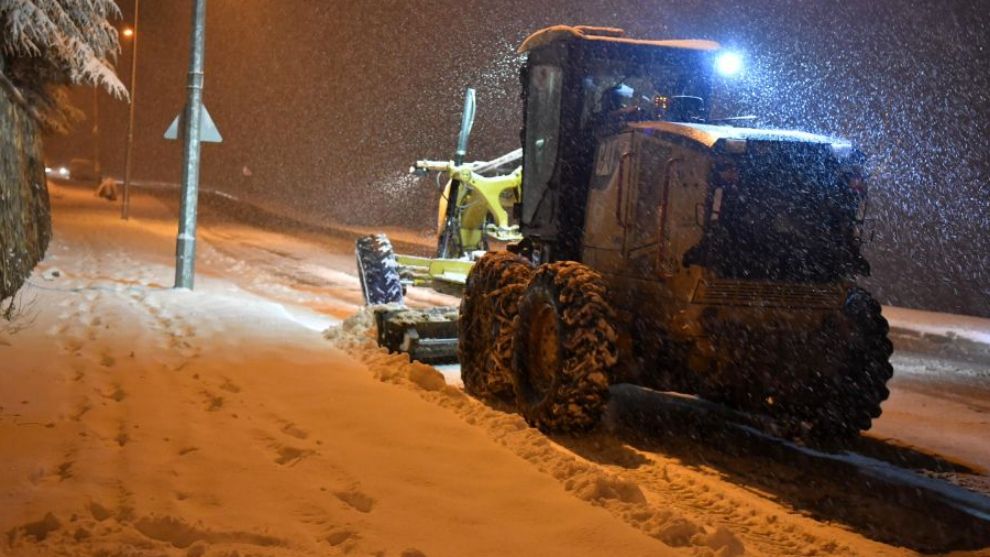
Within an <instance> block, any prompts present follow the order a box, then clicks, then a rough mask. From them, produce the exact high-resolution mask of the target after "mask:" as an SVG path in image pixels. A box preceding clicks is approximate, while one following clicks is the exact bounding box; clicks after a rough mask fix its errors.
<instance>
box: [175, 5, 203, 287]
mask: <svg viewBox="0 0 990 557" xmlns="http://www.w3.org/2000/svg"><path fill="white" fill-rule="evenodd" d="M205 42H206V0H193V26H192V45H191V47H190V54H189V77H188V81H187V84H186V89H187V91H188V97H187V99H186V107H185V116H184V117H183V122H182V124H183V140H184V141H183V153H182V160H183V166H182V199H181V201H180V204H179V234H178V236H177V237H176V243H175V287H176V288H189V289H192V287H193V277H194V275H195V264H196V204H197V201H198V194H199V191H198V190H199V155H200V137H199V134H200V115H201V113H202V109H201V107H202V105H203V59H204V55H205V53H204V50H205V48H204V47H205Z"/></svg>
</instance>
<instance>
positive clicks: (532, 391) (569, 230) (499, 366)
mask: <svg viewBox="0 0 990 557" xmlns="http://www.w3.org/2000/svg"><path fill="white" fill-rule="evenodd" d="M519 52H521V53H524V54H525V55H526V61H525V63H524V65H523V68H522V70H521V85H522V95H521V98H522V102H523V118H524V126H523V130H522V133H521V140H522V153H521V154H522V171H521V186H519V187H517V189H515V190H513V192H514V195H515V196H516V199H514V201H515V202H514V203H513V206H512V216H513V220H514V221H515V223H516V225H514V226H518V235H519V239H518V240H517V241H512V242H510V243H509V244H508V245H507V247H506V249H503V250H497V251H488V252H487V253H484V254H483V255H482V256H480V257H476V258H473V260H472V257H471V256H470V254H464V253H461V254H460V255H462V256H463V257H462V259H461V260H460V261H461V263H463V264H464V265H465V267H464V269H465V270H468V272H467V273H463V274H466V284H464V288H463V295H462V301H461V304H460V309H459V320H458V321H457V325H456V331H454V329H453V326H452V325H451V324H450V321H449V317H450V314H451V313H452V312H451V311H447V312H446V314H443V315H439V316H438V315H437V314H436V313H441V314H442V313H443V312H442V311H440V310H437V312H435V313H434V314H429V312H427V313H426V314H422V315H418V316H417V315H416V312H412V313H408V312H403V311H398V312H396V311H383V312H380V313H379V314H378V317H379V337H380V341H381V342H382V343H383V344H385V345H388V346H390V347H392V348H394V349H405V350H407V351H411V352H413V355H414V356H415V352H416V348H417V346H419V347H420V348H422V347H424V346H425V347H426V348H427V349H426V350H425V351H424V352H425V353H426V354H427V355H428V356H435V355H437V354H439V353H440V352H443V350H450V349H452V348H453V346H454V342H455V341H454V340H453V339H452V338H450V337H452V336H453V335H454V333H455V332H456V346H457V354H458V356H459V360H460V364H461V376H462V379H463V381H464V386H465V390H466V391H467V392H468V393H470V394H472V395H474V396H476V397H479V398H482V399H490V400H502V401H507V402H509V403H511V404H514V405H515V406H516V407H517V408H518V409H519V411H520V412H521V413H522V414H523V415H524V416H525V418H526V420H527V421H528V422H529V423H530V424H531V425H533V426H536V427H538V428H540V429H541V430H544V431H552V432H575V431H582V430H587V429H589V428H592V427H594V426H595V425H596V424H597V423H598V422H599V420H600V418H601V415H602V412H603V410H604V408H605V405H606V401H607V397H608V388H609V385H610V384H615V383H621V382H629V383H634V384H638V385H642V386H646V387H650V388H653V389H659V390H664V391H677V392H682V393H689V394H695V395H698V396H700V397H703V398H705V399H708V400H712V401H717V402H719V403H722V404H725V405H727V406H729V407H731V408H733V409H736V410H739V411H743V412H748V413H755V414H759V415H762V416H768V417H770V418H771V419H772V421H773V423H774V424H775V428H776V430H777V431H778V432H783V433H784V434H786V435H789V436H798V437H802V438H806V437H807V438H810V437H822V438H836V437H843V436H848V435H854V434H856V433H858V432H859V431H861V430H865V429H868V428H869V427H870V424H871V420H872V419H873V418H876V417H877V416H879V415H880V404H881V402H882V401H883V400H884V399H886V397H887V395H888V391H887V388H886V386H885V385H886V382H887V380H888V379H889V378H890V377H891V374H892V368H891V366H890V363H889V357H890V354H891V351H892V346H891V343H890V341H889V340H888V338H887V332H888V326H887V322H886V320H885V319H884V318H883V317H882V316H881V313H880V306H879V304H878V303H877V302H876V301H875V300H874V299H873V298H872V297H871V296H870V295H869V294H868V293H867V292H866V291H864V290H863V289H861V288H859V287H858V286H856V284H855V282H854V279H855V277H856V276H865V275H867V274H868V273H869V265H868V264H867V262H866V261H865V260H864V258H863V256H862V254H861V244H862V240H861V239H862V227H863V223H864V217H865V209H866V201H867V189H866V182H865V178H866V177H865V175H864V170H863V157H862V155H861V154H860V153H859V152H858V151H857V150H855V149H854V148H853V147H852V146H851V145H850V144H849V143H848V142H846V141H843V140H838V139H833V138H829V137H825V136H820V135H814V134H809V133H804V132H798V131H788V130H771V129H752V128H743V127H736V126H730V125H725V122H724V121H721V120H713V119H712V116H711V105H712V101H713V88H714V80H715V72H714V67H715V63H716V59H717V56H718V55H719V53H720V47H719V45H718V44H717V43H713V42H709V41H651V40H637V39H630V38H627V37H626V36H625V35H624V34H623V32H622V31H621V30H617V29H606V28H592V27H567V26H556V27H551V28H547V29H544V30H542V31H539V32H537V33H535V34H533V35H531V36H530V37H529V38H527V39H526V41H525V42H524V43H523V44H522V46H521V47H520V49H519ZM468 112H469V111H468V110H465V114H467V113H468ZM470 112H472V113H473V108H472V109H471V111H470ZM466 128H467V129H468V130H469V128H470V126H469V125H468V126H467V127H466ZM466 128H465V126H463V125H462V134H461V137H462V138H463V141H459V148H458V152H459V156H460V158H459V159H458V160H455V161H451V162H450V164H449V165H448V166H447V167H446V168H445V169H444V170H447V171H448V172H451V176H453V177H454V183H453V190H455V196H454V197H450V199H452V200H455V201H456V200H457V199H461V198H460V197H458V196H459V195H466V194H465V193H464V191H468V192H470V191H471V183H470V182H471V176H470V174H469V173H468V174H465V173H464V172H460V171H459V170H458V168H459V167H460V168H461V170H463V166H464V165H465V164H469V165H470V164H471V163H464V162H463V152H462V151H463V149H461V147H466V132H465V129H466ZM420 166H428V165H420ZM474 167H480V165H477V164H476V165H475V166H474ZM474 167H469V168H468V170H470V169H471V168H474ZM504 176H508V175H503V177H504ZM458 177H459V178H462V179H463V180H461V181H460V182H461V183H458V180H457V178H458ZM503 185H504V184H503ZM459 186H463V188H461V192H460V193H457V191H456V190H457V189H458V187H459ZM447 192H448V195H450V192H451V188H450V187H449V186H448V188H447ZM459 207H463V205H462V204H460V203H454V204H453V206H452V207H451V206H450V205H448V210H446V211H445V214H446V215H447V216H448V217H450V216H453V217H455V218H453V219H443V218H442V219H441V225H442V226H441V230H440V234H439V238H440V245H439V250H443V244H442V242H443V241H446V240H443V228H444V226H443V225H447V226H456V225H457V220H456V216H457V214H458V211H459V210H460V209H459ZM475 220H477V219H475ZM503 228H504V226H503ZM513 230H516V229H513ZM482 232H484V230H483V229H482ZM464 238H467V236H464ZM470 238H474V239H477V238H478V236H477V235H471V236H470ZM476 244H477V243H476ZM472 247H477V245H475V246H472ZM357 251H358V261H359V269H360V270H361V275H362V281H363V284H365V285H366V287H365V292H366V293H367V292H368V291H369V287H368V286H367V285H371V286H372V288H371V289H372V290H374V285H376V284H381V283H382V282H383V281H382V280H381V278H380V277H383V276H388V277H390V278H389V279H388V280H390V281H391V283H392V285H393V286H392V291H393V292H396V293H397V294H398V295H397V296H393V297H392V299H388V300H384V301H391V302H394V301H401V286H400V283H401V281H402V275H401V274H400V270H401V265H398V264H397V262H396V259H395V258H394V256H393V255H392V254H391V252H390V248H389V247H388V246H387V239H385V238H384V237H382V236H377V237H370V238H365V239H362V240H360V241H359V243H358V250H357ZM462 251H463V250H462ZM473 253H475V254H476V253H477V252H473ZM443 254H444V253H443V252H441V253H440V255H443ZM400 259H401V258H400ZM435 261H440V264H439V267H440V270H439V271H438V272H435V273H432V274H433V275H434V276H440V275H442V274H443V271H442V268H443V266H444V263H443V261H444V260H443V259H442V258H441V259H438V260H435ZM448 261H454V260H453V259H450V260H448ZM420 263H422V262H420ZM455 274H457V273H455ZM463 274H462V276H463ZM427 275H430V273H427ZM406 282H409V281H408V280H407V281H406ZM369 300H370V298H369ZM377 301H382V300H381V299H380V298H379V299H378V300H377ZM410 331H411V336H410ZM437 337H441V338H437ZM443 337H447V338H446V339H445V338H443ZM424 343H425V344H424ZM430 343H433V344H430ZM421 351H422V350H421Z"/></svg>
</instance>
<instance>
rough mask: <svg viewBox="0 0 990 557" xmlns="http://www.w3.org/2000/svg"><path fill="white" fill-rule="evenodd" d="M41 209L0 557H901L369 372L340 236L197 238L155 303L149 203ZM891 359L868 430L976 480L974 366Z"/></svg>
mask: <svg viewBox="0 0 990 557" xmlns="http://www.w3.org/2000/svg"><path fill="white" fill-rule="evenodd" d="M52 198H53V215H54V219H55V239H54V241H53V243H52V246H51V248H50V251H49V255H48V257H47V258H46V259H45V260H44V262H43V263H42V265H41V266H39V268H38V269H37V270H36V271H35V273H34V274H33V276H32V277H31V279H30V283H29V284H28V285H27V286H26V287H25V288H24V290H23V293H22V295H21V296H20V298H19V300H18V303H19V307H20V316H19V318H18V319H17V320H15V321H14V322H12V323H11V324H6V325H2V326H0V459H2V467H3V468H2V469H3V473H2V474H0V532H2V533H4V534H5V535H4V536H2V537H0V554H10V555H162V554H166V555H189V556H196V555H210V556H212V555H216V556H221V555H227V556H233V555H235V554H236V555H335V554H351V555H387V556H402V557H414V556H422V555H428V556H431V557H434V556H442V555H451V556H461V555H622V556H626V555H695V556H716V555H718V556H722V557H725V556H735V555H743V554H746V555H781V554H790V555H815V554H817V555H910V554H912V552H911V551H908V550H906V549H903V548H899V547H895V546H891V545H886V544H884V543H880V542H878V541H874V539H877V538H883V537H884V536H883V535H877V534H876V531H877V530H878V528H879V527H878V526H876V525H875V524H864V523H862V522H861V521H859V522H857V521H855V520H847V521H843V519H842V517H841V516H840V514H841V513H840V514H834V515H829V514H827V513H826V515H825V516H824V519H823V517H822V516H821V515H820V512H823V511H819V510H817V509H818V507H807V506H805V503H803V502H801V501H797V500H795V499H794V498H791V497H788V496H786V495H784V490H783V489H781V490H779V491H776V492H775V490H774V488H773V485H774V484H773V483H770V484H766V483H763V484H758V485H757V484H752V483H746V482H741V481H738V477H739V476H738V475H734V474H733V473H729V472H726V469H725V468H720V467H719V466H718V465H716V464H714V463H712V462H710V461H706V460H705V459H703V458H694V459H692V458H686V457H684V456H683V455H681V454H678V453H669V454H668V453H665V452H664V451H659V450H653V449H651V448H649V447H647V446H645V445H638V444H628V443H626V442H624V441H622V440H620V439H619V438H618V437H617V436H615V435H612V434H610V433H609V432H607V431H602V432H598V433H594V434H592V435H590V436H588V437H586V438H581V439H561V438H549V437H546V436H544V435H542V434H540V433H538V432H536V431H535V430H532V429H530V428H528V427H526V425H525V423H524V422H523V420H522V419H521V418H520V417H519V416H518V415H516V414H514V413H511V412H506V411H501V410H499V409H494V408H491V407H489V406H485V405H483V404H481V403H479V402H477V401H475V400H473V399H471V398H470V397H467V396H465V395H464V394H463V393H462V392H461V391H460V389H458V388H457V387H456V385H451V384H449V383H455V384H456V369H452V370H451V369H448V370H447V371H448V373H449V374H450V376H449V380H448V381H446V382H445V380H444V377H443V376H442V375H441V374H440V373H438V372H437V371H436V370H435V369H433V368H431V367H429V366H425V365H421V364H414V363H409V362H408V361H406V360H405V359H404V358H403V357H402V356H397V355H388V354H385V353H383V352H382V351H381V350H379V349H377V348H375V347H374V346H372V345H371V343H370V342H369V340H368V339H367V337H366V336H363V335H362V331H363V330H364V328H365V327H367V322H366V318H365V319H362V317H361V315H360V314H359V309H360V300H361V297H360V292H359V287H358V282H357V279H356V278H355V277H354V275H353V255H352V254H353V248H352V245H353V244H352V243H351V242H350V241H348V240H346V239H340V238H337V239H334V238H327V237H325V236H320V235H318V234H309V233H305V232H298V231H297V232H294V233H292V234H288V233H281V232H277V231H272V230H262V229H258V228H253V227H248V226H245V225H243V224H241V223H238V222H236V221H233V220H226V219H217V218H214V219H210V218H204V220H203V221H202V225H201V228H200V245H199V260H198V269H197V270H198V275H197V284H196V289H195V290H194V291H176V290H172V289H170V288H169V287H170V286H171V284H172V277H173V275H172V273H173V263H174V235H175V224H174V222H175V221H174V215H173V213H172V211H171V209H170V208H169V207H168V206H166V205H165V204H163V203H161V202H160V201H159V200H157V199H156V198H153V197H150V196H147V195H142V194H138V195H135V197H134V198H133V203H134V205H133V211H132V214H133V215H134V218H132V220H131V221H127V222H125V221H121V220H120V219H119V217H118V209H117V207H116V206H115V205H111V204H108V203H106V202H104V201H102V200H98V199H97V198H95V197H93V196H92V195H91V193H90V192H89V191H87V190H84V189H80V188H74V187H69V186H53V187H52ZM409 298H410V300H411V302H412V303H413V304H414V305H424V306H425V305H431V304H440V303H455V302H456V300H454V299H453V298H449V297H446V296H442V295H439V294H436V293H433V292H430V291H426V290H418V289H411V291H410V295H409ZM898 311H899V310H888V316H889V317H892V321H894V322H895V324H896V323H897V322H898V319H897V318H896V317H895V316H894V315H893V313H891V312H894V313H896V312H898ZM355 314H358V315H357V316H356V317H355ZM907 320H910V319H909V318H908V317H905V318H904V319H903V320H902V322H903V321H907ZM922 322H923V323H928V321H925V320H924V319H922ZM334 325H342V326H339V327H332V326H334ZM957 325H959V324H958V323H955V322H953V323H949V324H948V326H947V327H946V328H940V329H938V331H927V332H929V333H935V334H938V335H941V336H945V334H946V331H949V330H950V329H951V330H955V328H956V327H957ZM898 326H899V327H901V326H900V325H898ZM980 326H981V325H980V324H979V323H976V324H975V325H974V324H972V323H969V322H967V323H966V324H965V326H964V327H963V326H959V330H960V331H961V330H963V329H965V330H966V331H972V330H974V329H975V330H977V331H979V330H980V329H979V327H980ZM328 327H330V331H329V332H328V333H327V337H329V338H324V332H323V331H324V330H325V329H327V328H328ZM902 328H905V329H908V328H910V327H907V326H906V325H905V326H903V327H902ZM976 340H979V339H976ZM897 358H898V359H895V364H896V365H897V368H898V370H897V371H898V374H903V375H902V376H899V378H898V379H895V381H894V382H893V383H892V386H893V389H892V390H893V394H892V397H891V399H890V401H888V403H887V404H886V405H885V412H884V416H883V417H882V418H881V419H880V420H879V421H878V422H877V424H876V427H875V430H874V432H875V433H873V435H875V436H876V437H879V438H883V439H889V440H891V441H892V443H891V445H890V447H893V448H892V449H891V450H897V449H896V447H899V446H906V445H911V446H914V447H916V448H918V449H920V450H924V451H928V452H932V451H936V452H938V453H939V454H940V455H942V456H944V457H947V458H949V459H950V460H956V461H962V462H965V463H969V464H971V465H973V466H972V467H974V468H975V467H978V465H980V464H983V465H985V464H986V463H987V462H990V447H988V445H990V440H988V438H987V435H986V431H988V428H987V426H988V425H990V424H988V421H990V418H988V416H990V408H988V407H990V402H988V401H990V396H988V395H987V387H986V383H987V381H986V378H987V375H986V374H987V369H986V367H987V366H986V364H980V363H979V361H978V360H977V359H975V358H971V357H966V358H962V359H961V360H960V361H954V360H946V359H944V358H942V359H938V358H932V357H929V356H927V355H925V354H908V353H905V354H904V355H901V354H898V356H897ZM981 365H982V366H983V367H982V368H981ZM912 366H914V367H912ZM938 366H942V367H941V368H939V369H941V371H940V372H937V373H934V372H933V373H927V372H924V370H930V369H934V368H936V367H938ZM905 370H907V371H905ZM912 370H913V371H912ZM967 370H969V371H967ZM970 372H972V373H970ZM900 377H904V378H903V379H902V378H900ZM960 378H961V379H960ZM981 389H982V390H981ZM884 446H885V447H887V446H888V445H884ZM772 482H778V483H784V482H787V483H788V484H804V483H806V482H805V480H804V479H803V478H802V477H800V474H798V476H795V477H794V478H790V479H787V478H776V479H773V480H772ZM812 483H814V482H812ZM767 485H770V486H771V487H770V488H767ZM801 489H803V490H804V492H805V494H806V495H809V497H811V498H817V499H821V498H823V497H828V496H829V494H826V493H822V494H817V495H816V494H814V493H813V490H814V489H815V487H814V486H813V485H812V487H811V488H808V487H806V486H805V487H802V488H801ZM818 489H822V488H818ZM809 490H812V492H809ZM878 504H879V503H877V502H871V503H869V504H868V505H867V506H868V507H869V508H874V507H876V506H877V505H878ZM895 507H896V505H895ZM809 508H811V509H816V510H808V509H809ZM881 512H886V511H883V509H882V508H881ZM887 514H891V513H887ZM893 514H896V512H894V513H893ZM816 515H817V517H816ZM878 520H879V518H878ZM904 528H905V529H909V528H912V526H910V525H908V524H907V523H905V525H904ZM888 529H889V526H888ZM895 529H896V526H895ZM868 536H869V537H868ZM870 538H873V539H870Z"/></svg>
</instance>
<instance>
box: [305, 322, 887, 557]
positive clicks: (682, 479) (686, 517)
mask: <svg viewBox="0 0 990 557" xmlns="http://www.w3.org/2000/svg"><path fill="white" fill-rule="evenodd" d="M324 336H325V338H326V339H327V340H329V341H330V343H331V344H332V345H333V346H335V347H336V348H339V349H341V350H344V351H345V352H347V353H348V354H349V355H350V356H351V357H353V358H355V359H357V360H358V361H360V362H361V363H362V364H364V365H365V366H367V368H368V369H369V370H370V371H371V373H372V374H373V375H374V377H375V378H377V379H378V380H379V381H383V382H387V383H391V384H395V385H397V386H400V387H404V388H406V389H411V390H412V391H414V392H416V393H417V394H418V395H419V396H420V397H421V398H423V399H424V400H427V401H429V402H431V403H433V404H435V405H437V406H440V407H442V408H445V409H447V410H449V411H450V412H452V413H454V414H455V415H456V416H458V417H459V418H460V419H461V420H463V421H464V422H465V423H466V424H469V425H471V426H473V427H475V428H479V429H481V430H482V431H484V432H485V433H486V434H487V436H488V437H489V438H490V439H492V440H493V441H494V442H496V443H498V444H500V445H501V446H503V447H505V448H506V449H508V450H510V451H512V453H514V454H515V455H516V456H517V457H519V458H521V459H523V460H525V461H526V462H527V463H529V464H530V465H532V466H533V467H535V468H536V469H537V470H539V471H540V472H542V473H543V474H546V475H547V476H549V477H552V478H553V479H554V480H556V481H557V482H559V484H560V485H561V487H562V488H563V489H564V490H565V491H566V492H567V493H569V494H570V495H571V496H572V497H574V498H576V499H577V500H580V501H584V502H586V503H589V504H591V505H593V506H595V507H600V508H602V509H604V510H606V511H608V512H609V513H611V515H612V516H614V517H616V518H619V519H621V520H622V521H624V522H626V523H627V524H629V525H630V526H633V527H635V528H637V529H638V530H640V531H641V532H643V533H644V534H646V535H647V536H649V537H651V538H653V539H656V540H658V541H660V542H662V543H663V544H664V545H665V546H668V547H670V548H680V549H684V550H687V551H688V554H691V555H697V556H706V557H715V556H718V557H735V556H741V555H747V554H780V553H781V552H784V553H794V554H802V555H857V554H863V555H866V554H870V555H882V554H897V553H898V552H896V551H894V552H892V553H888V552H887V551H885V550H884V549H882V548H880V547H879V546H871V547H869V548H865V547H864V546H863V545H862V544H863V543H864V540H862V539H859V538H856V537H855V536H849V535H848V533H846V534H837V533H836V532H835V531H822V530H819V529H818V528H817V527H816V526H813V525H809V524H808V522H807V520H806V519H805V518H803V517H799V516H796V515H793V514H789V513H787V512H786V511H783V512H782V511H781V510H780V508H779V507H777V506H776V505H775V504H767V503H766V502H761V501H759V500H758V499H757V498H754V497H753V494H752V493H751V492H750V491H749V490H747V489H745V488H740V487H736V486H731V487H730V486H729V485H728V484H727V483H725V482H723V481H722V480H721V478H720V477H719V475H718V474H717V473H714V472H710V471H705V470H691V469H689V468H687V467H684V466H683V465H682V464H681V463H679V462H677V461H676V460H674V459H667V458H665V457H663V456H661V455H658V454H655V453H644V452H640V451H638V450H635V449H632V448H631V447H628V446H626V445H623V444H621V443H620V442H618V441H616V440H615V439H614V438H613V437H612V436H610V435H609V434H608V433H607V432H604V431H599V432H595V433H592V434H589V435H587V436H582V437H576V438H575V437H548V436H546V435H544V434H542V433H540V432H539V431H537V430H536V429H533V428H531V427H529V426H528V425H527V424H526V422H525V420H523V418H522V417H521V416H519V415H518V414H516V413H515V412H513V411H512V410H511V409H508V408H498V407H492V406H489V405H487V404H484V403H482V402H480V401H478V400H475V399H474V398H472V397H470V396H467V395H466V394H465V393H464V392H463V391H462V390H461V389H459V388H456V387H454V386H451V385H444V384H443V383H442V375H441V373H440V372H439V371H438V370H436V369H435V368H432V367H431V366H428V365H425V364H422V363H417V362H410V361H409V358H408V356H407V355H405V354H389V353H388V352H387V350H386V349H384V348H381V347H379V346H377V344H376V341H375V331H374V318H373V314H372V311H371V310H370V309H368V308H366V309H363V310H361V311H360V312H358V313H357V314H355V315H354V316H352V317H350V318H347V319H345V320H344V321H343V322H342V323H341V324H340V325H337V326H332V327H330V328H329V329H327V331H326V332H325V333H324ZM840 540H841V541H840ZM747 548H749V549H747ZM611 554H616V555H618V554H620V553H617V552H616V553H611Z"/></svg>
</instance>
